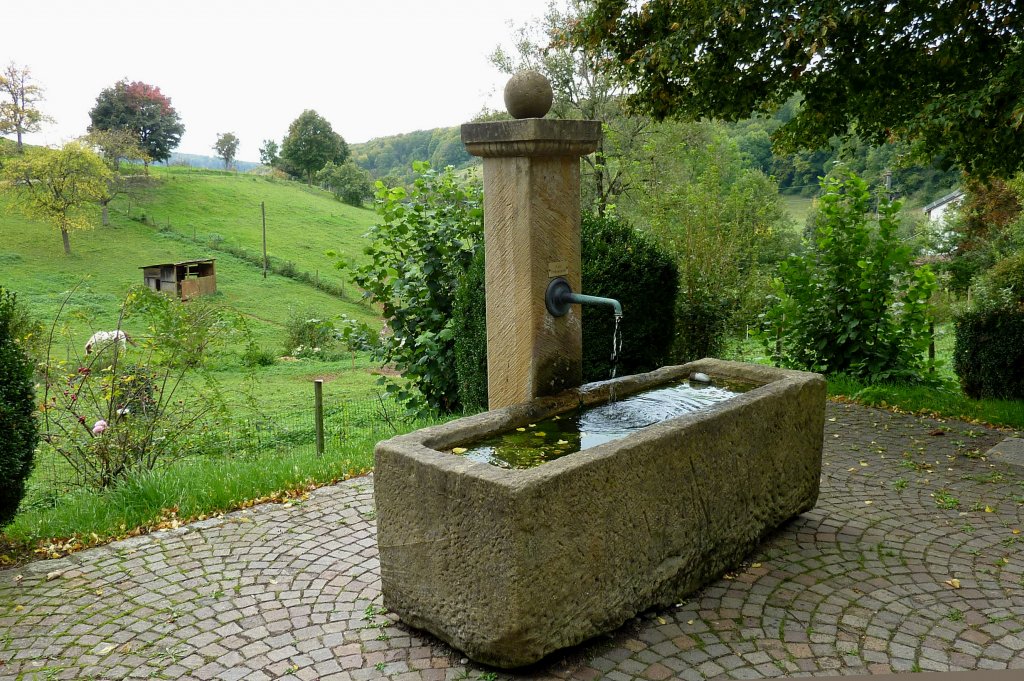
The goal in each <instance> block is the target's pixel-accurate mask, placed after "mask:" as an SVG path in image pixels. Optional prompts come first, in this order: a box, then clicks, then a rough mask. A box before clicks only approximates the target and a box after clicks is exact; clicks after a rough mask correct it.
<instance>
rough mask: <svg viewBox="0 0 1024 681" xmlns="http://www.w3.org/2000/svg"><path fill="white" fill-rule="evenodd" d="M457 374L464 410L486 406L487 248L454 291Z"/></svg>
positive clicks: (477, 255) (484, 407)
mask: <svg viewBox="0 0 1024 681" xmlns="http://www.w3.org/2000/svg"><path fill="white" fill-rule="evenodd" d="M452 319H453V325H452V330H453V332H454V334H455V373H456V375H457V376H458V384H459V401H460V402H461V403H462V407H463V409H467V410H478V409H486V408H487V309H486V298H485V295H484V251H483V249H480V250H479V251H478V252H477V254H476V257H474V258H473V263H472V264H471V265H470V266H469V270H468V271H467V272H466V276H464V277H462V279H461V280H460V281H459V286H458V288H457V289H456V291H455V304H454V307H453V311H452Z"/></svg>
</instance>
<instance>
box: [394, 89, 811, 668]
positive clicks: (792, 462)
mask: <svg viewBox="0 0 1024 681" xmlns="http://www.w3.org/2000/svg"><path fill="white" fill-rule="evenodd" d="M505 98H506V104H507V106H508V109H509V112H510V113H511V114H513V115H514V116H517V118H516V120H512V121H498V122H491V123H470V124H466V125H464V126H463V128H462V139H463V142H464V143H465V144H466V147H467V149H469V151H470V152H471V153H473V154H475V155H477V156H481V157H483V159H484V244H485V260H486V291H487V354H488V393H489V407H490V411H487V412H485V413H482V414H477V415H475V416H470V417H466V418H461V419H457V420H455V421H451V422H449V423H447V424H444V425H441V426H435V427H432V428H426V429H423V430H420V431H417V432H414V433H411V434H409V435H404V436H400V437H396V438H393V439H391V440H388V441H385V442H381V443H379V444H378V446H377V449H376V452H375V457H376V463H375V472H374V478H375V481H374V495H375V500H376V505H377V533H378V534H377V541H378V546H379V550H380V564H381V580H382V590H383V595H384V605H385V606H386V607H387V608H389V609H390V610H392V611H393V612H395V613H397V614H398V615H399V617H400V618H401V620H402V621H403V622H405V623H406V624H409V625H411V626H413V627H417V628H421V629H425V630H427V631H430V632H431V633H433V634H435V635H437V636H438V637H440V638H441V639H444V640H445V641H447V642H449V643H450V644H452V645H453V646H455V647H456V648H459V649H460V650H463V651H465V653H466V654H467V655H469V656H470V657H472V658H473V659H475V660H478V661H480V662H484V663H487V664H491V665H495V666H498V667H506V668H508V667H517V666H522V665H526V664H530V663H532V662H535V661H537V660H539V659H541V658H542V657H543V656H545V655H547V654H549V653H551V652H553V651H555V650H558V649H560V648H564V647H567V646H571V645H575V644H578V643H580V642H582V641H584V640H586V639H588V638H590V637H592V636H595V635H597V634H599V633H602V632H606V631H609V630H612V629H614V628H616V627H618V626H620V625H621V624H622V623H623V622H624V621H625V620H627V619H628V618H630V617H632V616H634V615H636V614H637V613H639V612H642V611H644V610H646V609H649V608H653V607H666V606H670V605H672V604H674V603H676V602H678V601H679V600H680V599H681V598H683V597H684V596H685V595H686V594H688V593H691V592H693V591H694V590H696V589H698V588H699V587H701V586H702V585H704V584H706V583H707V582H709V581H710V580H713V579H715V578H716V577H718V576H719V575H721V574H722V573H723V572H724V571H726V570H728V569H730V568H732V567H733V566H735V565H736V564H737V563H738V562H739V561H741V560H742V559H743V558H744V556H746V555H748V554H749V552H750V551H751V550H753V549H754V548H755V547H756V546H757V545H758V543H759V542H760V541H761V540H763V538H764V537H765V536H766V535H767V534H768V533H769V532H771V531H772V530H773V529H775V528H776V527H778V526H779V525H780V524H782V523H783V522H785V521H786V520H787V519H789V518H791V517H792V516H794V515H795V514H799V513H802V512H804V511H807V510H809V509H811V508H813V506H814V504H815V502H816V500H817V496H818V484H819V477H820V473H821V450H822V442H823V432H824V418H825V382H824V379H823V378H822V377H821V376H819V375H817V374H809V373H804V372H797V371H787V370H782V369H775V368H771V367H764V366H759V365H750V364H741V363H735V362H723V361H720V360H714V359H704V360H700V361H698V362H693V363H690V364H686V365H681V366H673V367H664V368H662V369H659V370H657V371H653V372H650V373H647V374H640V375H635V376H625V377H622V378H620V379H615V380H613V381H605V382H602V383H596V384H589V385H586V386H582V387H581V386H580V382H581V357H582V343H581V326H580V319H581V317H580V315H581V311H580V309H579V308H580V306H578V305H568V311H566V312H565V313H564V314H561V315H560V316H557V315H556V314H552V312H551V311H550V310H549V309H548V305H546V303H545V295H546V293H547V291H548V288H549V286H550V285H551V283H552V282H553V281H556V280H559V279H562V280H564V282H565V283H566V284H567V286H568V288H570V289H571V290H574V291H578V290H579V288H580V227H579V225H580V198H579V197H580V176H579V159H580V157H581V156H582V155H584V154H587V153H590V152H591V151H593V150H594V149H595V148H596V145H597V141H598V139H599V137H598V136H599V135H600V130H601V126H600V123H599V122H598V121H566V120H548V119H544V118H543V116H544V115H545V113H546V112H547V110H548V107H549V106H550V103H551V91H550V86H549V85H548V84H547V82H546V80H544V79H543V76H540V75H539V74H535V73H529V72H527V73H524V74H519V75H517V76H516V77H513V79H512V80H511V81H510V82H509V86H508V87H506V91H505ZM570 302H571V301H570ZM561 311H564V310H561ZM561 311H560V312H561ZM595 313H597V312H595ZM624 313H625V318H626V320H627V323H628V318H629V311H628V310H625V311H624ZM698 372H699V373H704V374H707V375H708V376H709V377H711V379H712V380H738V381H742V382H745V383H747V384H749V385H752V386H754V387H753V388H752V389H751V390H749V391H748V392H745V393H743V394H741V395H738V396H737V397H735V398H733V399H730V400H728V401H726V402H721V403H719V404H717V405H715V406H713V407H709V408H707V409H705V410H702V411H698V412H693V413H690V414H686V415H684V416H680V417H677V418H672V419H669V420H666V421H663V422H661V423H657V424H655V425H653V426H650V427H647V428H644V429H642V430H640V431H638V432H636V433H634V434H632V435H629V436H628V437H625V438H623V439H620V440H617V441H615V442H609V443H606V444H602V445H599V446H597V447H594V448H593V449H589V450H587V451H586V452H579V453H577V454H571V455H569V456H565V457H563V458H559V459H556V460H554V461H550V462H548V463H545V464H544V465H541V466H538V467H536V468H531V469H528V470H507V469H502V468H497V467H494V466H490V465H487V464H486V463H479V462H475V461H471V460H467V459H465V458H463V457H459V456H454V455H453V454H452V453H451V452H452V450H453V449H454V448H457V447H463V446H465V445H467V444H471V443H473V442H475V441H479V440H481V439H483V438H486V437H489V436H492V435H495V434H498V433H502V432H506V431H510V430H514V429H517V428H522V427H524V426H526V425H527V424H529V423H534V422H537V421H539V420H541V419H544V418H547V417H551V416H554V415H558V414H567V413H572V412H574V411H575V410H577V409H579V408H580V407H582V406H588V405H593V404H598V403H601V402H605V401H607V400H608V397H609V393H610V392H611V391H612V390H614V394H616V395H618V396H619V397H620V398H621V397H623V396H626V395H630V394H633V393H637V392H640V391H643V390H647V389H649V388H652V387H656V386H661V385H665V384H668V383H671V382H674V381H678V380H680V379H685V378H687V377H689V376H691V375H693V374H694V373H698Z"/></svg>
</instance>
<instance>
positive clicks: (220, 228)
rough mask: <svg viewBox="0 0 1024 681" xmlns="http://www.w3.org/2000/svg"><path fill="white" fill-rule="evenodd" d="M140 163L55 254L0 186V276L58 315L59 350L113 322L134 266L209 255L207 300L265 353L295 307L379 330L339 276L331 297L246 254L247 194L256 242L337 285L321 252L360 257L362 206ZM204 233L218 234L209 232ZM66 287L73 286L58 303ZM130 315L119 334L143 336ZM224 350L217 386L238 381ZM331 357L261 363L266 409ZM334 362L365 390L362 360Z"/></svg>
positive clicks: (137, 278) (366, 221) (52, 232)
mask: <svg viewBox="0 0 1024 681" xmlns="http://www.w3.org/2000/svg"><path fill="white" fill-rule="evenodd" d="M151 172H152V176H151V179H150V180H148V181H146V182H144V183H141V184H139V186H136V187H134V188H133V189H132V191H131V194H130V195H125V196H121V197H119V198H118V199H117V200H116V201H115V203H114V204H113V205H112V210H111V214H110V225H109V226H106V227H104V226H99V219H98V217H97V220H96V224H97V226H96V227H95V228H94V229H90V230H83V231H74V232H72V233H71V250H72V252H71V255H70V256H65V255H64V254H63V252H62V247H61V241H60V233H59V232H58V231H57V230H56V229H54V228H53V227H51V226H49V225H47V224H45V223H41V222H36V221H32V220H28V219H26V218H24V217H22V216H21V215H20V214H18V213H16V212H12V211H11V210H9V204H8V198H7V197H5V196H4V195H3V194H2V193H0V239H2V243H3V246H2V247H0V283H2V284H3V285H4V286H6V287H8V288H10V289H11V290H13V291H15V292H17V294H18V297H19V300H21V301H23V302H25V303H27V305H28V307H29V309H30V311H31V313H32V314H33V316H35V317H36V318H37V319H39V320H40V321H42V322H43V323H44V324H45V325H46V326H47V328H49V325H50V323H51V322H52V321H53V320H54V318H55V317H56V316H57V314H58V311H61V308H62V306H63V310H62V311H61V314H60V317H61V324H62V325H67V328H68V334H69V336H70V338H71V342H73V346H71V347H73V348H75V349H77V351H78V352H81V348H82V346H83V345H84V343H85V341H86V339H87V338H88V337H89V336H90V335H91V334H92V333H93V332H94V331H97V330H108V329H113V328H115V327H116V326H117V323H118V317H119V314H120V304H121V301H123V299H124V296H125V294H126V292H127V291H128V290H129V288H130V287H132V286H135V285H141V284H142V283H143V279H142V271H141V270H140V269H139V268H140V267H142V266H144V265H152V264H156V263H165V262H176V261H181V260H190V259H198V258H216V268H217V293H216V294H215V295H214V296H213V300H214V301H215V302H217V303H219V304H222V305H224V306H226V307H228V308H230V309H232V310H234V311H236V312H238V313H239V314H241V315H242V316H243V317H244V318H245V319H246V321H247V324H248V326H249V327H250V329H251V330H252V332H253V335H254V336H255V339H256V342H257V344H258V346H259V347H260V348H261V349H262V350H264V351H265V352H266V353H267V354H270V355H273V356H281V355H283V354H286V351H287V347H286V345H287V343H286V339H287V335H288V334H287V331H288V327H289V323H290V322H292V321H293V320H294V319H295V318H296V316H315V317H318V318H322V319H326V320H336V319H339V318H340V317H341V316H342V315H345V316H347V317H349V318H352V319H355V320H358V321H361V322H366V323H368V324H370V325H371V326H373V327H378V328H379V326H380V321H379V318H378V315H377V313H376V311H375V310H373V309H372V308H371V307H370V306H369V305H367V304H366V303H364V302H362V300H361V298H360V295H359V292H358V291H357V290H356V289H355V288H354V287H352V286H351V285H348V284H346V285H345V288H344V291H343V295H338V293H339V291H337V289H336V293H335V294H334V295H332V294H329V293H327V292H325V291H323V290H319V289H317V288H316V287H315V286H314V285H312V282H309V283H307V282H303V281H300V280H296V279H295V278H290V277H286V276H281V275H279V274H275V273H271V274H269V275H268V276H267V278H265V279H264V277H263V274H262V271H261V268H260V266H259V264H258V262H259V257H255V256H258V254H259V244H260V240H261V224H260V212H259V202H260V201H265V202H266V205H267V213H268V217H267V223H268V226H267V232H268V251H270V252H271V253H272V254H276V255H277V256H278V258H286V259H287V260H288V261H289V262H291V263H294V269H295V271H296V272H302V271H307V270H308V271H310V272H315V271H316V270H318V269H319V271H320V274H321V276H323V277H330V278H333V279H334V280H335V281H336V282H338V283H339V284H340V282H341V281H342V279H341V276H340V273H338V272H337V271H336V270H334V269H333V268H332V264H333V262H334V258H331V257H328V256H326V255H325V254H324V251H326V250H327V249H329V248H331V249H334V250H335V251H337V252H338V253H339V254H340V255H341V256H342V257H345V258H348V259H350V260H358V259H359V258H360V257H362V247H363V244H364V240H363V238H362V235H363V234H364V233H365V231H366V229H367V228H368V227H369V226H370V225H371V224H372V223H373V221H374V220H375V215H374V213H373V212H372V211H370V210H365V209H362V210H361V209H356V208H352V207H350V206H346V205H344V204H341V203H340V202H338V201H336V200H335V199H334V197H333V196H332V195H330V194H328V193H327V192H321V191H319V190H310V189H309V188H307V187H305V186H304V185H301V184H297V183H292V182H283V181H279V180H268V179H265V178H257V177H252V176H248V175H238V174H234V173H217V172H211V171H194V170H193V171H189V170H185V169H175V168H170V169H160V168H156V169H151ZM143 214H145V216H146V221H142V216H143ZM129 215H130V216H131V217H129ZM153 217H156V218H157V221H156V222H157V224H156V225H154V224H152V222H151V221H152V219H153ZM168 223H169V224H170V227H168V226H167V225H168ZM192 230H195V232H196V238H195V239H193V238H192ZM211 234H219V235H220V236H219V237H217V238H215V239H213V240H212V241H211V239H210V235H211ZM215 246H216V247H215ZM229 246H233V247H237V248H243V249H245V250H246V251H251V254H252V255H253V256H254V259H253V260H251V261H250V260H247V259H245V258H241V257H237V256H236V255H233V254H232V253H230V252H227V251H225V250H223V249H224V248H225V247H229ZM218 248H220V249H222V250H218ZM76 287H77V289H76ZM72 289H76V290H75V293H74V295H73V296H72V297H71V298H70V299H68V300H67V302H66V303H65V298H67V296H68V293H69V292H70V291H71V290H72ZM132 323H133V322H132V321H131V320H129V321H128V322H126V324H125V328H126V329H127V331H128V333H129V334H141V335H144V334H145V333H146V330H145V329H140V328H133V326H132ZM63 351H64V350H63V348H62V349H61V352H63ZM235 351H236V355H235V356H234V357H229V358H225V360H224V362H223V363H224V368H223V375H224V378H225V381H226V382H227V384H228V385H229V387H230V386H231V385H232V384H235V383H240V382H241V381H242V380H243V379H242V373H243V372H242V367H241V356H242V354H243V352H244V351H245V348H244V347H238V348H236V349H235ZM334 364H337V362H334V363H331V362H316V361H312V360H311V361H303V362H294V363H287V362H286V363H278V364H277V365H276V366H270V367H263V368H261V369H260V372H261V374H260V379H259V380H260V381H261V383H263V384H264V385H265V387H266V392H267V394H268V395H269V396H270V397H268V399H269V401H270V403H271V404H268V407H271V408H272V407H274V406H275V404H276V403H278V402H280V406H282V407H284V406H292V405H294V404H297V403H300V402H304V401H306V400H305V399H304V395H305V392H309V381H310V380H311V378H312V377H313V376H314V375H318V374H327V373H330V374H332V375H335V374H339V373H340V371H341V370H340V369H338V368H336V367H335V366H333V365H334ZM344 365H345V366H344V370H345V372H346V374H345V376H344V377H343V378H344V380H343V381H342V383H344V384H345V385H346V386H348V385H351V387H353V389H356V390H359V391H361V392H363V393H365V392H367V391H368V390H370V388H371V386H372V385H374V382H375V377H373V376H371V375H370V371H371V370H372V368H373V367H372V366H371V364H370V361H369V359H368V358H366V357H365V356H356V357H351V358H348V359H347V360H346V361H345V362H344ZM349 373H351V375H349ZM297 394H301V395H302V396H303V397H302V398H301V399H300V398H299V397H297V396H296V395H297Z"/></svg>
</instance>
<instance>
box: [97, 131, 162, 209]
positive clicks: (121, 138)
mask: <svg viewBox="0 0 1024 681" xmlns="http://www.w3.org/2000/svg"><path fill="white" fill-rule="evenodd" d="M85 142H86V143H87V144H89V145H91V146H92V147H93V148H94V149H97V150H98V151H99V153H100V155H101V156H102V157H103V162H104V163H106V164H107V167H108V168H110V176H109V178H108V179H107V193H106V194H105V195H104V196H103V197H102V198H100V200H99V204H100V207H101V208H102V209H103V214H102V222H103V226H104V227H106V226H107V225H109V224H110V202H111V201H113V200H114V199H115V198H117V197H118V196H119V195H120V194H122V193H124V192H125V191H126V190H127V188H128V186H129V185H128V183H129V180H130V178H129V177H125V175H123V174H122V173H121V161H142V162H144V163H145V162H148V161H149V160H150V158H149V156H148V155H147V154H146V152H144V151H143V150H142V149H140V148H139V142H138V140H137V139H136V138H135V134H134V133H133V132H132V131H130V130H126V129H124V128H118V129H116V130H94V131H93V132H90V133H89V134H88V135H86V136H85Z"/></svg>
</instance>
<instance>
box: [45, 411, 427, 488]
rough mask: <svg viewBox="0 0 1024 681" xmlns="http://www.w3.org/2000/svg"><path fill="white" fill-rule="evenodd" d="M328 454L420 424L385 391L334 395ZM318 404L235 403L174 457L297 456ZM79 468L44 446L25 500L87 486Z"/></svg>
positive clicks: (327, 414)
mask: <svg viewBox="0 0 1024 681" xmlns="http://www.w3.org/2000/svg"><path fill="white" fill-rule="evenodd" d="M322 413H323V416H322V423H323V452H322V455H323V456H324V457H346V458H347V457H350V456H351V455H352V454H353V453H354V452H358V453H361V454H363V455H364V456H365V457H367V458H369V457H370V456H371V453H372V450H373V446H374V444H375V443H376V442H377V441H379V440H383V439H387V438H389V437H392V436H394V435H396V434H399V433H403V432H408V431H409V430H411V429H413V428H415V427H416V426H417V425H419V424H418V423H417V422H415V421H413V420H411V419H410V418H408V417H407V416H406V415H405V409H404V407H403V406H402V405H400V404H398V403H397V402H395V400H393V399H392V398H391V397H389V396H387V395H386V394H383V393H365V394H360V395H350V396H344V397H337V396H332V398H331V399H329V400H327V401H325V402H324V403H323V405H322ZM316 423H317V418H316V408H315V407H314V403H313V402H312V401H310V403H309V406H308V407H303V408H294V409H289V410H274V411H263V410H258V409H257V410H253V409H250V408H235V409H232V410H230V411H229V412H228V415H227V417H217V416H214V417H211V418H209V419H207V421H206V422H205V423H204V425H203V427H202V428H199V429H197V430H196V432H195V433H191V434H189V436H188V438H187V439H186V440H185V441H183V442H182V443H181V445H180V446H178V447H177V449H176V452H175V455H174V456H173V457H172V458H173V459H174V460H181V459H182V458H196V457H217V458H222V459H232V458H251V457H259V456H261V455H266V454H271V455H280V456H282V457H284V456H287V457H294V458H296V459H298V458H302V457H304V456H308V455H312V454H314V453H315V452H316V450H317V427H316ZM80 473H81V471H78V470H76V469H75V467H74V466H73V465H72V464H71V463H69V462H68V461H67V460H65V459H64V458H63V457H62V456H61V455H60V454H58V453H57V452H56V451H55V450H54V449H53V448H52V447H49V446H47V445H45V444H44V445H43V446H41V447H40V449H39V451H38V454H37V458H36V462H35V469H34V472H33V476H32V478H31V479H30V481H29V490H28V491H29V496H28V497H27V498H26V502H27V505H29V506H35V505H43V506H46V505H50V504H51V503H52V502H53V500H56V499H58V498H59V497H61V496H62V495H64V494H67V493H68V492H71V491H74V490H75V489H78V488H81V487H83V486H86V484H87V483H86V482H85V481H84V479H83V477H82V475H81V474H80Z"/></svg>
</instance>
